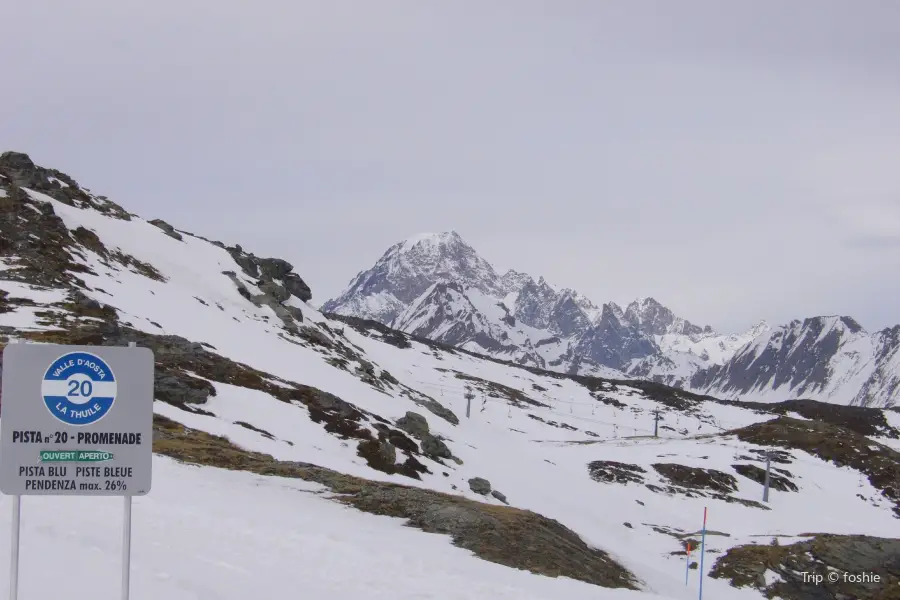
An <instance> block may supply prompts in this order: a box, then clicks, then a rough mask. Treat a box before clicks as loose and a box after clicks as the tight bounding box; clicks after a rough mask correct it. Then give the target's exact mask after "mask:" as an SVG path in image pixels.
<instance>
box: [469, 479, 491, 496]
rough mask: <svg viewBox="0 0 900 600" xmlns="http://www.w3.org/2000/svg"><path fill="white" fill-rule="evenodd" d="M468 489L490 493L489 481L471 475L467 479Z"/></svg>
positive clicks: (483, 493)
mask: <svg viewBox="0 0 900 600" xmlns="http://www.w3.org/2000/svg"><path fill="white" fill-rule="evenodd" d="M469 489H471V490H472V491H473V492H475V493H476V494H481V495H482V496H487V495H488V494H490V493H491V482H490V481H488V480H487V479H484V478H483V477H473V478H472V479H470V480H469Z"/></svg>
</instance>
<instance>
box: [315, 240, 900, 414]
mask: <svg viewBox="0 0 900 600" xmlns="http://www.w3.org/2000/svg"><path fill="white" fill-rule="evenodd" d="M323 310H325V311H326V312H331V313H336V314H341V315H348V316H354V317H358V318H363V319H373V320H375V321H378V322H380V323H383V324H385V325H389V326H391V327H393V328H396V329H399V330H402V331H405V332H407V333H411V334H414V335H417V336H421V337H426V338H428V339H431V340H435V341H439V342H442V343H445V344H450V345H454V346H457V347H460V348H464V349H468V350H473V351H476V352H480V353H483V354H488V355H491V356H495V357H498V358H502V359H504V360H510V361H513V362H516V363H518V364H522V365H530V366H535V367H539V368H545V369H552V370H556V371H560V372H564V373H578V374H590V375H598V376H608V377H620V378H637V379H649V380H652V381H658V382H662V383H666V384H669V385H674V386H678V387H681V388H684V389H686V390H691V391H694V392H699V393H706V394H715V395H720V396H723V397H729V398H745V399H754V400H766V401H771V400H776V401H777V400H783V399H788V398H814V399H818V400H822V401H825V402H837V403H841V404H850V403H852V404H856V405H860V406H883V407H889V406H893V405H894V404H895V403H896V402H897V397H898V381H900V368H898V366H900V365H898V363H897V360H898V359H897V356H898V353H897V350H898V348H900V343H898V334H897V328H894V329H886V330H884V331H880V332H876V333H874V334H871V333H868V332H866V331H864V330H863V329H862V327H860V326H859V325H858V324H856V322H855V321H853V319H850V318H849V317H815V318H811V319H807V320H806V321H802V322H801V321H795V322H793V323H790V324H788V325H784V326H779V327H775V328H772V327H770V326H769V325H768V324H767V323H765V322H760V323H759V324H757V325H756V326H754V327H752V328H750V329H749V330H747V331H745V332H740V333H734V334H720V333H717V332H715V331H713V330H712V328H711V327H709V326H708V325H706V326H700V325H697V324H694V323H692V322H690V321H688V320H686V319H684V318H682V317H679V316H677V315H675V314H674V313H673V312H672V311H671V310H670V309H668V308H666V307H665V306H663V305H662V304H660V303H659V302H658V301H656V300H655V299H653V298H639V299H637V300H635V301H634V302H632V303H630V304H629V305H628V306H626V307H625V308H622V307H620V306H618V305H617V304H615V303H613V302H608V303H605V304H602V305H601V306H598V305H596V304H594V303H593V302H592V301H591V300H590V299H588V298H586V297H585V296H583V295H582V294H580V293H578V292H577V291H575V290H571V289H561V290H557V289H556V288H554V287H553V286H551V285H550V284H549V283H548V282H547V281H546V280H544V278H543V277H541V278H538V279H537V280H535V279H534V278H532V277H531V276H530V275H527V274H525V273H521V272H518V271H509V272H508V273H506V274H504V275H499V274H498V273H497V272H496V271H495V270H494V268H493V267H492V266H491V265H490V263H488V262H487V261H486V260H485V259H483V258H482V257H480V256H479V255H478V253H477V252H476V251H475V250H474V249H473V248H472V247H471V246H469V245H468V244H467V243H466V242H465V241H463V240H462V238H461V237H460V236H459V234H457V233H456V232H450V233H442V234H424V235H418V236H415V237H413V238H410V239H409V240H406V241H404V242H401V243H398V244H395V245H394V246H392V247H391V248H389V249H388V251H387V252H386V253H385V254H384V255H383V256H382V257H381V258H380V259H379V260H378V262H377V263H376V264H375V266H374V267H372V268H371V269H369V270H367V271H363V272H361V273H360V274H359V275H357V276H356V278H354V279H353V281H351V282H350V285H349V286H348V288H347V289H346V290H345V291H344V292H343V293H342V294H341V295H340V296H339V297H337V298H335V299H332V300H329V301H328V302H326V303H325V304H324V305H323ZM842 323H844V324H847V325H846V326H841V325H840V324H842ZM836 324H837V325H836ZM851 324H852V325H851ZM826 330H827V331H826ZM820 333H821V335H820ZM785 339H788V340H790V341H789V343H787V344H785V343H784V340H785ZM797 340H800V341H797Z"/></svg>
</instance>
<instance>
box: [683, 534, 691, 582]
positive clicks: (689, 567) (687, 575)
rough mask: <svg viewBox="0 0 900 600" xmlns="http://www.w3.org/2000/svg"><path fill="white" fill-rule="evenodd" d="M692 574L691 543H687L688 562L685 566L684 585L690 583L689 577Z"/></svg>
mask: <svg viewBox="0 0 900 600" xmlns="http://www.w3.org/2000/svg"><path fill="white" fill-rule="evenodd" d="M690 574H691V543H690V542H688V545H687V564H686V565H685V566H684V585H687V584H688V577H689V576H690Z"/></svg>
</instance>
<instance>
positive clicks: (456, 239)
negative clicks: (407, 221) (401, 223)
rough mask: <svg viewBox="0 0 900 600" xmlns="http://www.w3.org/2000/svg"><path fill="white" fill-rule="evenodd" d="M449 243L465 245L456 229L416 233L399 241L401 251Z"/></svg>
mask: <svg viewBox="0 0 900 600" xmlns="http://www.w3.org/2000/svg"><path fill="white" fill-rule="evenodd" d="M450 244H462V245H466V243H465V241H463V239H462V236H460V235H459V234H458V233H457V232H456V231H453V230H451V231H444V232H442V233H417V234H416V235H412V236H410V237H408V238H407V239H405V240H404V241H403V242H401V245H402V248H401V251H403V252H407V251H409V250H412V249H413V248H416V247H419V248H439V247H441V246H445V245H450Z"/></svg>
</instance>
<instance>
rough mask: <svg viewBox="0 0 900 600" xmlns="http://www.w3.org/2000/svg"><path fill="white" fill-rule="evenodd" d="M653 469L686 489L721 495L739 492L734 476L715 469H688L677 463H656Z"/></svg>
mask: <svg viewBox="0 0 900 600" xmlns="http://www.w3.org/2000/svg"><path fill="white" fill-rule="evenodd" d="M652 466H653V468H654V469H655V470H656V471H657V472H658V473H659V474H660V475H662V476H663V477H665V478H666V479H668V480H669V481H670V482H672V483H673V484H675V485H679V486H682V487H686V488H692V489H700V490H710V491H712V492H718V493H720V494H730V493H732V492H736V491H737V480H736V479H735V478H734V476H733V475H729V474H728V473H724V472H722V471H717V470H715V469H703V468H700V467H687V466H685V465H679V464H677V463H655V464H654V465H652Z"/></svg>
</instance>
